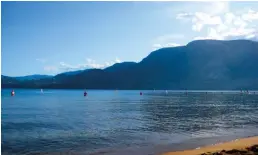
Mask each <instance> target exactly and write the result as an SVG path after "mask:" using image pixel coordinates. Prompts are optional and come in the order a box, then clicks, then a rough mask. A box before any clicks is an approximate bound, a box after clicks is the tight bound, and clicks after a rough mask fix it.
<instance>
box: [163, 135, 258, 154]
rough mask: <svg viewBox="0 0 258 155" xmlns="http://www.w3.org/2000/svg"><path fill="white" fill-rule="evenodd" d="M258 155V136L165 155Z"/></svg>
mask: <svg viewBox="0 0 258 155" xmlns="http://www.w3.org/2000/svg"><path fill="white" fill-rule="evenodd" d="M200 154H203V155H205V154H206V155H210V154H211V155H213V154H214V155H219V154H221V155H228V154H234V155H242V154H246V155H258V136H256V137H250V138H243V139H236V140H233V141H230V142H223V143H219V144H215V145H210V146H204V147H200V148H197V149H194V150H185V151H176V152H168V153H164V154H163V155H200Z"/></svg>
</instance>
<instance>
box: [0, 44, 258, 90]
mask: <svg viewBox="0 0 258 155" xmlns="http://www.w3.org/2000/svg"><path fill="white" fill-rule="evenodd" d="M257 67H258V42H255V41H250V40H231V41H219V40H196V41H192V42H190V43H188V44H187V45H186V46H179V47H168V48H162V49H159V50H156V51H154V52H152V53H150V54H149V55H148V56H147V57H146V58H144V59H143V60H142V61H141V62H139V63H134V62H123V63H117V64H114V65H113V66H110V67H107V68H105V69H87V70H84V71H75V72H71V73H62V74H58V75H56V76H53V77H51V76H48V77H43V78H42V77H41V78H32V79H31V78H27V79H26V78H25V80H24V78H14V77H8V76H3V75H2V88H67V89H76V88H81V89H153V88H155V89H211V90H215V89H227V90H232V89H241V88H243V89H258V69H257ZM21 79H23V80H21Z"/></svg>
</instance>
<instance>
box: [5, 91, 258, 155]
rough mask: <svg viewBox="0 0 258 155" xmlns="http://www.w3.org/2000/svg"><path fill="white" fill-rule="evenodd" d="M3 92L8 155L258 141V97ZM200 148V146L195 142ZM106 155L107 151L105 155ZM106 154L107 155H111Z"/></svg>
mask: <svg viewBox="0 0 258 155" xmlns="http://www.w3.org/2000/svg"><path fill="white" fill-rule="evenodd" d="M39 92H40V91H39V90H16V96H15V97H10V96H9V95H10V91H9V90H3V91H2V153H7V154H10V153H14V154H31V153H39V152H40V153H46V152H70V151H71V152H76V153H86V154H87V153H89V152H100V154H101V152H102V153H103V150H105V151H107V150H109V151H111V150H112V149H114V148H120V149H126V148H129V147H133V148H135V147H136V146H137V147H144V146H154V145H159V144H160V145H165V144H173V143H180V142H185V141H189V140H193V139H194V138H202V139H204V138H209V137H219V136H236V137H237V136H240V135H242V136H249V135H251V134H258V130H257V128H258V106H257V105H258V95H255V94H249V95H247V94H243V95H241V94H240V93H239V92H223V93H220V92H209V93H207V94H206V93H202V92H188V94H185V93H184V92H172V91H169V92H168V94H166V93H165V92H164V91H155V92H153V91H145V92H144V93H143V95H142V96H140V95H139V91H89V92H88V96H87V97H83V91H79V90H76V91H70V90H44V94H42V93H39ZM195 143H196V142H195ZM100 150H101V151H100ZM105 151H104V152H105Z"/></svg>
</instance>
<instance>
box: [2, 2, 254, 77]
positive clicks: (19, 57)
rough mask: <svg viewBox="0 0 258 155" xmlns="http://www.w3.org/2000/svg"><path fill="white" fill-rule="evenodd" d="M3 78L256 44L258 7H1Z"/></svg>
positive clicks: (79, 4)
mask: <svg viewBox="0 0 258 155" xmlns="http://www.w3.org/2000/svg"><path fill="white" fill-rule="evenodd" d="M1 17H2V49H1V52H2V74H3V75H8V76H22V75H30V74H49V75H54V74H57V73H60V72H64V71H70V70H79V69H85V68H105V67H107V66H110V65H112V64H114V63H117V62H123V61H135V62H139V61H141V59H142V58H144V57H146V56H147V55H148V54H149V53H150V52H151V51H153V50H155V49H158V48H162V47H167V46H180V45H185V44H187V43H188V42H190V41H192V40H196V39H221V40H227V39H238V38H241V39H251V40H258V32H257V26H258V23H257V22H258V2H2V12H1Z"/></svg>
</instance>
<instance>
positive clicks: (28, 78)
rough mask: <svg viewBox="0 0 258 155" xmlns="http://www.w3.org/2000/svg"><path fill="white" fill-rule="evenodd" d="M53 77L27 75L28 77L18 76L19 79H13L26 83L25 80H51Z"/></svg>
mask: <svg viewBox="0 0 258 155" xmlns="http://www.w3.org/2000/svg"><path fill="white" fill-rule="evenodd" d="M51 77H53V76H50V75H38V74H35V75H27V76H18V77H13V78H15V79H17V80H20V81H24V80H39V79H44V78H51Z"/></svg>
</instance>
